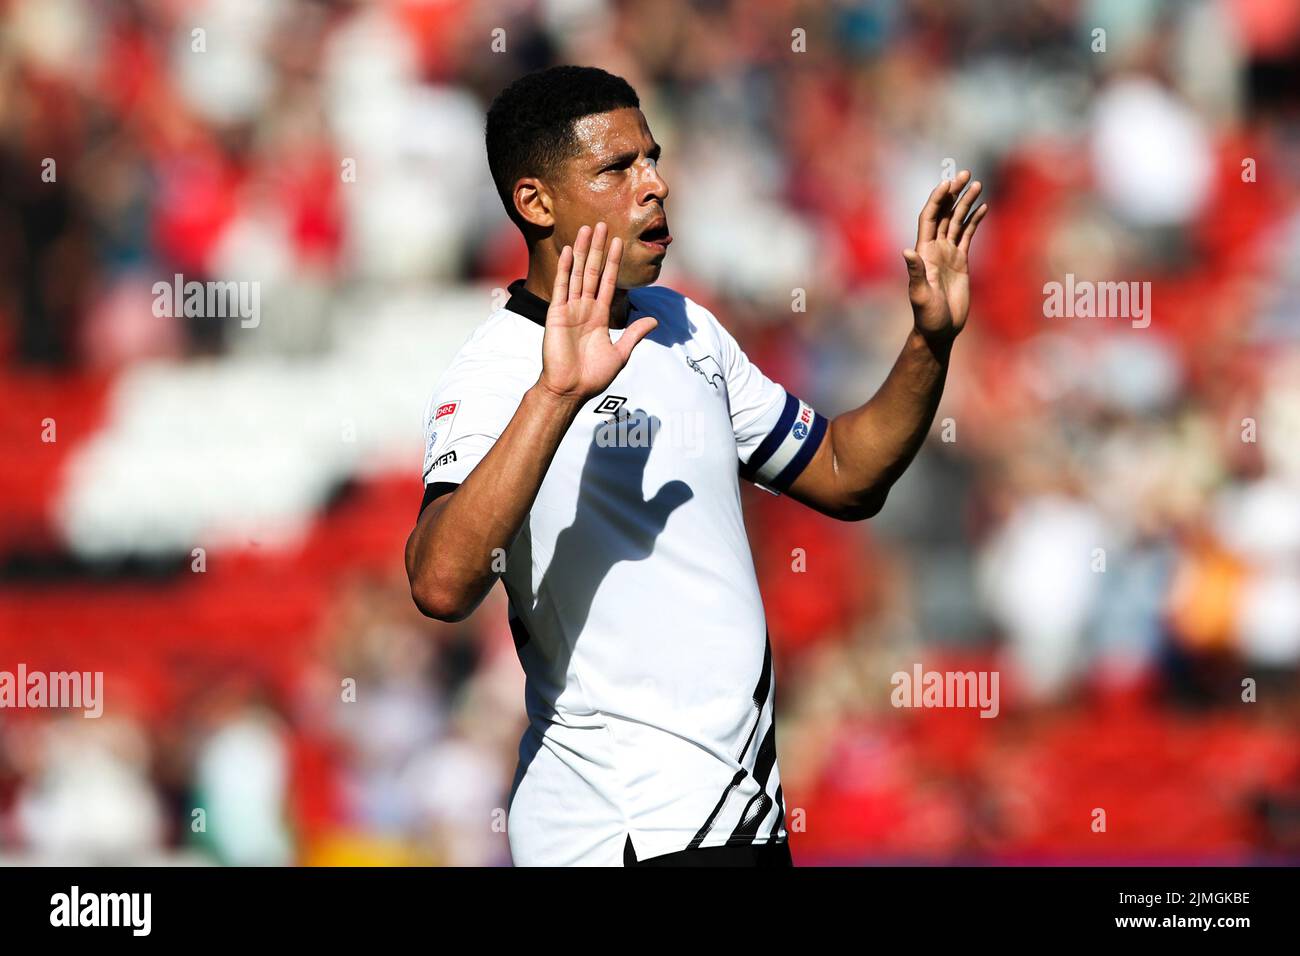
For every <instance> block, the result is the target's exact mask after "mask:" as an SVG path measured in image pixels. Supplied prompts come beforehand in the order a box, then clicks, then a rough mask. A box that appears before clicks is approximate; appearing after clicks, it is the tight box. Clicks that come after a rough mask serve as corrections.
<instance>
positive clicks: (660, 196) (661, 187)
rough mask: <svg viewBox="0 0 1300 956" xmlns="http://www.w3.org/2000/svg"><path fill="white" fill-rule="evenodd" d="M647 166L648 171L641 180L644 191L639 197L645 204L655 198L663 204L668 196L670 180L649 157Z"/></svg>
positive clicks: (642, 203)
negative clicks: (665, 177)
mask: <svg viewBox="0 0 1300 956" xmlns="http://www.w3.org/2000/svg"><path fill="white" fill-rule="evenodd" d="M645 166H646V172H645V173H644V174H643V176H642V180H641V189H642V193H641V196H640V197H639V198H640V202H641V205H643V206H644V205H646V204H647V203H649V202H651V201H653V200H655V199H657V200H659V204H660V205H663V202H664V200H665V199H667V198H668V181H667V180H666V179H664V177H663V176H662V175H661V174H660V172H659V168H658V165H657V164H656V163H655V161H654V160H653V159H647V160H646V163H645Z"/></svg>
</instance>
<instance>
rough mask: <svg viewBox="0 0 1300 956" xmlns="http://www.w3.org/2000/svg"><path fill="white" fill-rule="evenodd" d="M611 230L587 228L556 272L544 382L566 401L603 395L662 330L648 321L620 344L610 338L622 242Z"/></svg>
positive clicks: (625, 335) (637, 324)
mask: <svg viewBox="0 0 1300 956" xmlns="http://www.w3.org/2000/svg"><path fill="white" fill-rule="evenodd" d="M607 233H608V230H607V228H606V226H605V224H604V223H603V222H599V223H597V224H596V228H595V229H594V230H593V229H591V228H590V227H588V226H583V227H582V228H581V229H579V230H578V236H577V238H576V239H575V240H574V244H573V246H572V247H570V246H565V247H564V249H563V250H562V251H561V252H560V261H559V263H558V264H557V265H556V269H555V287H554V289H553V290H552V293H551V304H550V308H548V309H547V310H546V332H545V335H544V336H543V338H542V382H543V384H545V385H546V387H547V388H549V389H551V390H552V391H554V392H555V393H556V394H558V395H562V396H565V397H577V398H582V399H587V398H590V397H591V396H592V395H595V394H597V393H599V392H601V391H603V390H604V389H605V388H606V387H608V385H609V383H610V382H612V381H613V380H614V378H615V376H617V375H618V373H619V372H621V371H622V370H623V367H624V366H625V365H627V362H628V359H629V358H630V357H631V355H632V349H633V348H635V347H636V344H637V343H638V342H640V341H641V339H643V338H645V337H646V335H647V334H649V333H650V332H652V331H654V329H655V326H657V325H658V324H659V321H658V320H657V319H654V318H651V317H649V316H646V317H643V318H640V319H637V320H636V321H635V322H633V323H632V324H631V325H629V326H628V327H627V328H626V329H625V330H624V332H623V334H622V336H620V337H619V340H618V341H617V342H615V341H613V338H612V337H611V336H610V334H609V310H610V307H611V305H612V304H613V301H614V290H615V289H616V288H617V284H618V267H619V263H620V262H621V261H622V258H623V242H622V240H621V239H620V238H619V237H618V236H615V237H614V238H613V240H612V241H611V242H610V244H609V251H608V255H606V250H605V237H606V235H607Z"/></svg>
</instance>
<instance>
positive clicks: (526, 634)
mask: <svg viewBox="0 0 1300 956" xmlns="http://www.w3.org/2000/svg"><path fill="white" fill-rule="evenodd" d="M639 107H640V103H639V100H638V98H637V96H636V93H635V92H633V90H632V88H631V87H630V86H628V84H627V83H626V82H624V81H623V80H622V79H619V78H618V77H615V76H611V75H610V74H608V73H605V72H604V71H602V70H598V69H592V68H581V67H572V66H564V67H557V68H553V69H550V70H545V71H542V72H539V73H535V74H531V75H529V76H526V77H524V78H522V79H520V80H519V81H517V82H516V83H514V84H513V85H512V86H510V87H509V88H508V89H506V90H505V91H503V92H502V93H501V94H500V95H499V96H498V97H497V99H496V100H495V101H494V102H493V104H492V106H491V109H490V110H489V113H488V118H487V152H488V162H489V165H490V167H491V170H492V176H493V179H494V181H495V183H496V186H497V189H498V192H499V193H500V194H501V199H502V201H503V203H504V204H505V208H506V212H507V213H508V214H509V215H510V218H511V219H512V220H513V221H514V222H515V224H516V225H517V226H518V227H519V229H520V230H521V231H522V232H523V234H524V238H525V240H526V241H527V243H528V250H529V265H528V276H527V278H525V279H520V280H517V281H515V282H514V283H512V284H511V286H510V289H509V291H510V293H511V297H510V299H509V301H508V302H507V303H506V304H505V307H504V308H501V309H498V310H497V311H496V312H495V313H494V314H493V315H492V316H490V317H489V318H488V319H487V320H486V321H485V322H484V323H482V324H481V325H480V326H479V327H478V328H477V329H476V330H475V331H474V333H473V334H472V335H471V336H470V338H469V340H468V341H467V342H466V343H465V345H464V346H463V347H462V348H461V350H460V352H459V353H458V354H457V355H456V357H455V359H454V360H453V361H452V364H451V367H450V368H449V369H448V370H447V372H446V374H445V375H444V376H443V377H442V379H441V380H440V381H439V382H438V384H437V387H436V388H435V389H434V393H433V396H432V399H431V401H430V404H429V407H428V410H427V412H426V423H427V424H426V432H425V439H426V454H425V460H424V481H425V489H426V490H425V495H424V502H423V506H422V510H421V513H420V516H419V519H418V522H417V524H416V527H415V530H414V531H413V532H412V533H411V536H410V539H409V540H408V542H407V545H406V568H407V574H408V576H409V578H410V582H411V594H412V596H413V598H414V600H415V602H416V604H417V605H418V606H419V608H420V610H421V611H422V612H423V613H425V614H427V615H429V616H431V617H435V618H438V619H440V620H444V621H459V620H462V619H464V618H465V617H466V616H468V615H469V614H470V613H471V612H472V611H473V610H474V608H475V607H477V606H478V604H479V603H480V602H481V601H482V600H483V598H484V596H485V595H486V594H487V592H488V591H489V590H490V589H491V587H492V585H493V583H494V582H495V581H496V580H497V578H498V577H500V578H501V579H502V581H503V582H504V584H505V588H506V594H507V596H508V598H509V622H510V628H511V631H512V633H513V635H514V639H515V644H516V647H517V650H518V654H519V660H520V662H521V664H522V665H523V668H524V672H525V674H526V677H527V682H526V691H525V698H526V706H527V711H528V717H529V722H530V724H529V728H528V730H527V731H526V732H525V734H524V737H523V740H522V741H521V743H520V750H519V767H518V770H517V772H516V774H515V779H514V784H513V787H512V790H511V795H510V810H509V817H508V822H507V829H508V832H509V837H510V849H511V854H512V856H513V858H514V861H515V863H516V864H517V865H537V864H541V865H568V864H595V865H620V864H622V865H632V864H644V863H649V864H651V865H672V864H682V865H742V866H764V865H777V866H782V865H783V866H788V865H790V853H789V847H788V843H787V839H786V831H785V826H784V818H785V804H784V795H783V793H782V790H781V782H780V774H779V772H778V768H777V760H776V734H775V714H774V695H775V683H774V680H773V675H772V665H771V645H770V643H769V641H768V637H767V629H766V625H765V623H764V615H763V604H762V598H761V597H760V595H759V591H758V585H757V581H756V579H755V575H754V566H753V559H752V557H751V555H750V552H749V546H748V542H747V539H746V535H745V527H744V522H743V520H742V516H741V505H740V492H739V486H738V482H737V476H738V474H739V475H741V476H744V477H745V478H746V479H748V480H750V481H752V482H754V483H756V484H758V485H759V486H760V487H763V488H765V489H767V490H768V491H771V492H773V493H778V494H779V493H785V494H789V495H790V496H791V497H792V498H794V499H795V500H796V501H800V502H803V503H804V504H806V505H808V506H809V507H811V508H814V509H816V510H817V511H819V512H821V513H823V514H826V515H829V516H831V517H834V518H839V519H841V520H845V521H858V520H862V519H864V518H868V517H871V516H872V515H874V514H876V512H878V511H879V510H880V508H881V506H882V505H883V504H884V501H885V496H886V495H887V493H888V491H889V488H890V486H891V485H892V484H893V483H894V482H895V481H896V480H897V479H898V477H899V476H900V475H901V474H902V473H903V470H904V469H905V468H906V467H907V465H908V463H909V462H910V461H911V459H912V457H913V455H915V454H916V451H917V449H918V448H919V447H920V445H921V442H922V441H923V439H924V437H925V435H926V432H927V431H928V429H929V426H930V422H931V420H932V419H933V416H934V412H935V408H936V406H937V405H938V402H939V396H940V394H941V392H942V389H943V381H944V374H945V371H946V369H947V365H948V354H949V350H950V348H951V345H952V342H953V339H954V338H955V337H956V335H957V333H958V332H960V331H961V328H962V325H963V323H964V322H965V321H966V314H967V311H968V309H969V288H968V282H967V274H966V254H967V250H968V249H969V247H970V241H971V237H972V236H973V235H974V233H975V229H976V227H977V225H978V224H979V222H980V220H981V219H982V218H983V216H984V214H985V212H986V209H987V206H981V207H980V208H979V209H977V210H975V211H974V212H972V211H971V207H972V204H973V202H974V199H975V197H976V196H977V195H978V194H979V192H980V184H979V183H978V182H977V183H974V184H972V185H971V187H970V188H969V189H967V190H966V191H965V194H964V195H962V194H961V193H962V189H963V188H964V187H965V185H966V183H967V182H968V180H969V178H970V175H969V173H968V172H965V171H963V172H962V173H961V174H960V175H959V176H958V177H957V178H956V180H955V181H953V182H951V183H941V184H940V185H938V186H937V187H935V189H934V191H933V192H932V193H931V194H930V197H929V200H928V201H927V203H926V205H925V208H924V210H923V211H922V213H921V216H920V223H919V228H918V234H917V242H916V247H915V249H909V250H907V251H905V252H904V253H903V255H904V258H905V259H906V263H907V269H908V274H909V284H908V290H909V295H910V298H911V302H912V308H913V313H914V316H915V329H914V330H913V331H912V333H911V334H910V335H909V336H908V339H907V342H906V344H905V345H904V348H903V351H902V354H901V355H900V356H899V358H898V361H897V363H896V364H895V365H894V368H893V370H892V371H891V372H890V374H889V376H888V378H887V379H886V381H885V383H884V385H882V386H881V388H880V390H879V391H878V392H877V393H876V395H875V396H874V397H873V398H872V399H871V400H870V401H869V402H867V403H866V404H865V405H863V406H862V407H861V408H858V409H855V410H853V411H851V412H846V413H845V414H843V415H840V416H839V417H837V418H835V419H834V420H833V421H828V420H827V419H826V418H824V417H823V416H821V415H819V414H817V413H816V412H815V411H814V410H813V409H812V408H811V407H809V406H808V405H807V404H806V403H804V402H802V401H800V400H799V399H798V398H796V397H795V396H793V395H789V394H787V393H786V391H785V390H784V389H783V388H782V387H781V386H780V385H777V384H776V383H774V382H772V381H771V380H770V379H768V378H767V377H766V376H765V375H764V374H763V373H762V372H761V371H759V369H758V368H756V367H755V366H754V365H752V364H751V363H750V362H749V360H748V359H747V358H746V356H745V353H744V352H743V351H742V350H741V349H740V347H739V346H738V345H737V343H736V341H735V340H734V339H733V338H732V337H731V335H730V334H729V333H728V332H727V331H726V329H724V328H723V327H722V325H721V324H720V323H719V322H718V320H717V319H716V318H714V316H713V315H712V314H711V313H710V312H709V311H708V310H707V309H705V308H704V307H703V306H701V305H700V304H698V303H696V302H693V301H692V300H690V299H688V298H686V297H684V296H682V295H680V294H679V293H676V292H674V291H673V290H671V289H667V288H662V287H651V284H652V283H653V282H655V280H656V279H657V278H658V276H659V271H660V269H661V267H662V265H663V261H664V257H665V255H666V254H667V250H668V246H669V244H670V243H671V242H672V238H671V236H670V235H669V233H668V221H667V216H666V212H665V201H666V200H667V198H668V184H667V183H666V182H664V179H663V177H662V176H661V175H660V173H659V171H658V169H657V168H656V164H657V160H658V158H659V152H660V150H659V146H658V145H657V144H656V143H655V141H654V138H653V137H652V136H651V134H650V130H649V128H648V126H647V125H646V120H645V117H644V116H643V115H642V113H641V110H640V108H639ZM592 224H594V228H593V227H592Z"/></svg>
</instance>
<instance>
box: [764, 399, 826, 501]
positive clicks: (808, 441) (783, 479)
mask: <svg viewBox="0 0 1300 956" xmlns="http://www.w3.org/2000/svg"><path fill="white" fill-rule="evenodd" d="M825 435H826V418H825V416H823V415H818V414H817V413H816V412H814V413H813V425H812V432H811V434H809V436H808V437H807V438H805V439H804V443H803V447H802V448H800V449H799V451H798V452H796V453H795V456H794V458H793V459H791V461H790V464H788V465H786V466H785V467H784V468H782V469H781V474H779V475H777V476H776V479H775V480H774V481H773V482H772V487H773V488H775V489H777V490H778V491H785V490H786V489H787V488H789V487H790V486H791V485H793V484H794V480H795V479H796V478H798V477H799V476H800V475H802V474H803V470H804V469H805V468H807V467H808V462H810V461H812V457H813V455H815V454H816V453H817V447H818V446H819V445H820V444H821V443H822V438H823V437H825Z"/></svg>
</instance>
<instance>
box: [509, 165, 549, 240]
mask: <svg viewBox="0 0 1300 956" xmlns="http://www.w3.org/2000/svg"><path fill="white" fill-rule="evenodd" d="M514 200H515V209H517V210H518V211H519V215H520V216H522V217H523V218H524V221H525V222H528V223H531V224H532V225H534V226H537V227H538V228H540V229H550V228H551V227H552V226H554V225H555V202H554V199H553V197H552V196H551V193H550V191H549V190H548V189H547V188H546V184H545V183H543V182H542V181H541V180H540V179H538V178H537V177H535V176H526V177H524V178H523V179H520V180H518V181H517V182H516V183H515V191H514Z"/></svg>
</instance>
